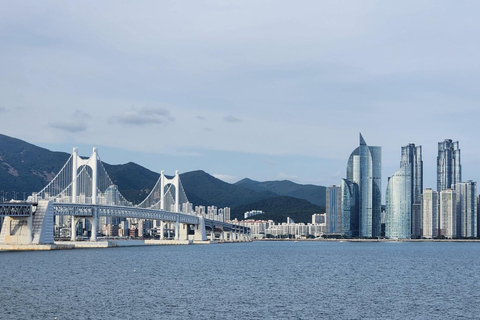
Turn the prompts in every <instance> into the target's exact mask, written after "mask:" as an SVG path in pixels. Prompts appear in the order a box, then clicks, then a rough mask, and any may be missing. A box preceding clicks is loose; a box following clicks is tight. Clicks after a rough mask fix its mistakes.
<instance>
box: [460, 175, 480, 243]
mask: <svg viewBox="0 0 480 320" xmlns="http://www.w3.org/2000/svg"><path fill="white" fill-rule="evenodd" d="M455 192H456V210H457V219H456V220H457V225H456V228H457V237H468V238H469V237H476V236H477V183H476V182H474V181H472V180H468V181H467V182H460V183H457V184H455Z"/></svg>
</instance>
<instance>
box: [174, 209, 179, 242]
mask: <svg viewBox="0 0 480 320" xmlns="http://www.w3.org/2000/svg"><path fill="white" fill-rule="evenodd" d="M175 240H180V216H179V215H177V221H176V222H175Z"/></svg>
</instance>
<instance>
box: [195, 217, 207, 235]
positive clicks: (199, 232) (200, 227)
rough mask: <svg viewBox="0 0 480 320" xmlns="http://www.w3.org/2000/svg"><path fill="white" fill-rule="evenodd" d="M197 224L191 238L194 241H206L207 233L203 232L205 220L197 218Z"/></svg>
mask: <svg viewBox="0 0 480 320" xmlns="http://www.w3.org/2000/svg"><path fill="white" fill-rule="evenodd" d="M198 220H199V223H198V224H197V225H195V235H194V237H193V239H194V240H196V241H207V232H206V230H205V218H204V217H199V218H198Z"/></svg>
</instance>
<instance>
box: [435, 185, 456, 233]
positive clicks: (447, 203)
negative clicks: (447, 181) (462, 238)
mask: <svg viewBox="0 0 480 320" xmlns="http://www.w3.org/2000/svg"><path fill="white" fill-rule="evenodd" d="M455 198H456V194H455V190H453V189H446V190H442V191H441V192H440V201H439V202H440V213H439V215H438V216H439V220H440V221H439V226H440V227H439V228H440V230H439V232H438V235H439V236H444V237H445V238H449V239H451V238H456V236H457V229H456V225H457V218H456V216H457V210H456V199H455Z"/></svg>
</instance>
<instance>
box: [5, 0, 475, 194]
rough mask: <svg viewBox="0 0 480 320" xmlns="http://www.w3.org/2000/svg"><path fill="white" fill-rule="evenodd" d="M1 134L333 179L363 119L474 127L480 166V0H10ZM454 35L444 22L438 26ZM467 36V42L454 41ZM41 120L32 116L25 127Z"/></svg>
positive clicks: (372, 128)
mask: <svg viewBox="0 0 480 320" xmlns="http://www.w3.org/2000/svg"><path fill="white" fill-rule="evenodd" d="M0 9H1V10H0V18H1V19H0V21H2V28H1V29H0V30H1V31H0V45H1V46H2V48H4V50H2V51H1V52H0V57H1V59H0V68H1V69H2V71H3V75H4V76H3V77H2V79H1V80H0V81H1V83H0V93H1V96H2V99H1V101H0V125H1V127H2V132H1V133H3V134H6V135H9V136H12V137H17V138H20V139H22V140H25V141H29V142H32V143H35V144H37V145H40V146H42V147H47V148H49V149H51V150H55V151H64V152H68V153H69V152H70V151H71V148H72V146H78V147H79V151H80V153H81V154H88V152H89V150H90V148H91V147H92V146H97V147H99V148H100V150H102V154H101V156H102V158H103V159H105V161H106V162H107V163H112V164H118V163H126V162H129V161H133V162H136V163H138V164H140V165H143V166H145V167H147V168H149V169H151V170H153V171H156V172H160V171H161V170H165V171H168V172H174V171H175V170H180V171H181V172H187V171H192V170H197V169H203V170H205V171H207V172H209V173H212V174H213V175H215V176H216V177H218V178H221V179H223V180H226V181H228V182H235V181H238V180H241V179H242V178H245V177H249V178H252V179H254V180H259V181H266V180H282V179H289V180H292V181H295V182H299V183H312V184H316V185H324V186H328V185H331V184H338V181H339V179H341V178H342V177H343V175H344V167H345V159H346V158H348V155H349V152H350V150H351V147H352V146H353V145H355V143H356V141H355V138H353V137H355V136H356V134H357V133H358V132H362V133H363V134H364V136H365V137H368V138H367V139H368V140H369V141H370V142H371V143H373V144H375V145H379V146H382V147H383V153H384V157H383V164H384V168H383V172H382V176H383V182H382V185H383V186H385V185H386V178H387V177H388V176H390V175H391V174H392V173H393V172H395V171H396V170H397V168H398V147H399V146H402V145H406V144H407V143H416V144H418V145H422V146H423V148H424V149H423V158H424V163H425V168H424V174H425V186H426V187H432V188H435V184H436V181H435V177H436V176H435V174H436V167H435V158H436V156H437V154H436V145H437V143H438V141H442V140H443V139H446V138H447V139H453V140H455V141H460V142H461V147H462V153H463V155H462V156H463V175H464V176H465V177H468V178H471V179H473V180H475V181H480V172H477V171H476V164H477V163H479V162H480V152H479V151H478V150H477V148H476V132H475V131H474V128H475V127H476V122H475V120H476V119H478V118H479V116H480V108H478V101H479V93H478V90H477V83H478V81H479V80H480V71H479V70H480V68H479V62H478V59H476V53H477V52H478V49H479V48H478V46H479V45H478V44H477V43H476V42H474V41H471V39H476V38H478V30H480V21H478V19H477V17H476V15H475V12H477V11H478V9H480V4H477V3H472V2H470V3H468V4H463V5H461V6H459V5H458V4H453V3H449V2H440V3H438V2H437V3H435V5H432V3H430V2H428V1H426V2H418V1H415V2H409V1H403V2H401V3H378V2H369V1H366V2H361V3H357V2H351V3H349V4H348V5H345V3H343V2H317V1H306V2H304V3H303V4H302V5H299V4H294V3H292V2H289V1H273V2H268V1H267V2H266V3H260V2H238V3H219V2H214V1H198V2H195V3H171V2H161V3H157V2H150V1H141V2H138V3H122V4H118V3H117V2H110V1H102V2H93V1H85V2H81V3H62V2H60V3H59V2H55V1H42V3H35V2H33V3H30V4H29V5H28V6H26V5H24V4H22V3H17V2H3V3H2V4H0ZM439 35H441V36H439ZM452 44H454V45H452ZM26 127H28V128H35V130H25V128H26Z"/></svg>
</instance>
